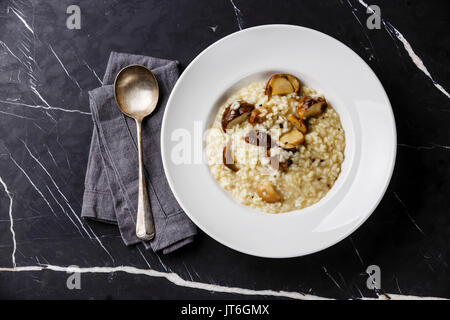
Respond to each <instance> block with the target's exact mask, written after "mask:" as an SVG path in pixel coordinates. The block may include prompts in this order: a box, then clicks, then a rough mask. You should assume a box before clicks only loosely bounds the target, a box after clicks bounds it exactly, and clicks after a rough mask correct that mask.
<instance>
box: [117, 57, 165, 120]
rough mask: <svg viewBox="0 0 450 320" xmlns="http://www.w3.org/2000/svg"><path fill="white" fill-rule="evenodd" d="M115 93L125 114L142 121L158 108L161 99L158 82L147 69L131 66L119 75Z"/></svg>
mask: <svg viewBox="0 0 450 320" xmlns="http://www.w3.org/2000/svg"><path fill="white" fill-rule="evenodd" d="M114 93H115V96H116V101H117V104H118V106H119V108H120V110H121V111H122V112H123V113H125V114H126V115H127V116H129V117H131V118H133V119H141V120H142V119H143V118H144V117H146V116H148V115H149V114H150V113H152V112H153V110H155V108H156V104H157V103H158V98H159V88H158V81H157V80H156V78H155V76H154V75H153V73H152V72H151V71H150V70H149V69H147V68H146V67H144V66H141V65H130V66H127V67H125V68H123V69H122V70H120V72H119V73H118V74H117V77H116V81H115V83H114Z"/></svg>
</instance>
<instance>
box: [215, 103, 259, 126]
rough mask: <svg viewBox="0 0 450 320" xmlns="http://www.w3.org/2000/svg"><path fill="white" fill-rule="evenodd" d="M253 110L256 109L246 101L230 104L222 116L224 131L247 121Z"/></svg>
mask: <svg viewBox="0 0 450 320" xmlns="http://www.w3.org/2000/svg"><path fill="white" fill-rule="evenodd" d="M253 109H255V106H254V105H253V104H251V103H247V102H245V101H235V102H233V103H232V104H230V105H229V106H228V107H226V109H225V111H224V112H223V115H222V129H223V131H226V130H227V129H230V128H231V127H233V126H234V125H236V124H239V123H241V122H244V121H245V120H247V119H248V117H249V116H250V113H251V112H252V111H253Z"/></svg>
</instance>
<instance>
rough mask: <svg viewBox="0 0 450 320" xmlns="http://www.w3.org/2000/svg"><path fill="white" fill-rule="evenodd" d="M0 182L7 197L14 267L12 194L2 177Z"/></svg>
mask: <svg viewBox="0 0 450 320" xmlns="http://www.w3.org/2000/svg"><path fill="white" fill-rule="evenodd" d="M0 184H1V185H2V186H3V189H5V192H6V195H7V197H8V198H9V208H8V209H9V210H8V215H9V230H10V232H11V237H12V242H13V251H12V253H11V262H12V265H13V267H14V268H15V267H16V250H17V243H16V233H15V232H14V219H13V215H12V211H13V201H14V200H13V194H12V193H11V192H10V191H9V190H8V186H7V185H6V183H5V181H3V179H2V177H0Z"/></svg>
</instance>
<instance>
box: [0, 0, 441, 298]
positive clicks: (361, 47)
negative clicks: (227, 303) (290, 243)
mask: <svg viewBox="0 0 450 320" xmlns="http://www.w3.org/2000/svg"><path fill="white" fill-rule="evenodd" d="M368 3H369V4H377V5H379V6H380V8H381V16H382V18H383V19H384V20H383V21H384V23H383V24H382V28H381V30H368V29H367V28H366V27H365V21H366V19H367V17H368V15H367V14H366V10H365V7H364V6H363V4H362V3H360V2H359V1H358V0H349V1H339V0H335V1H334V0H321V1H261V0H259V1H256V0H246V1H244V0H234V5H235V7H234V5H233V2H231V1H225V0H220V1H187V0H177V1H143V0H142V1H113V0H105V1H86V0H83V1H75V2H74V1H67V0H64V1H40V0H32V1H25V0H15V1H7V0H0V178H1V180H0V182H1V184H0V298H97V299H103V298H152V299H158V298H201V299H210V298H213V299H214V298H232V299H234V298H236V299H245V298H258V297H259V298H268V297H271V296H272V295H274V294H275V295H276V294H277V292H278V291H280V290H281V291H285V292H290V293H288V294H285V293H283V294H282V295H284V296H289V295H290V294H291V293H296V292H299V293H305V294H311V295H315V296H320V297H327V298H358V297H362V296H364V297H376V294H375V293H374V292H373V291H371V290H368V289H367V288H366V279H367V275H366V274H365V270H366V268H367V266H368V265H371V264H376V265H379V266H380V268H381V278H382V283H381V285H382V291H383V292H385V293H388V294H399V295H414V296H421V297H422V296H433V297H445V298H450V281H449V280H450V272H449V265H448V263H449V260H450V253H449V249H448V246H449V240H450V222H449V221H450V219H449V198H448V195H449V192H450V182H449V175H450V160H449V159H450V158H449V156H450V141H449V140H450V139H449V125H448V124H449V121H450V103H449V96H448V94H447V95H446V94H445V92H446V91H445V90H447V91H448V90H450V77H449V75H450V70H449V65H450V56H449V49H450V37H449V36H448V30H449V29H450V23H449V16H448V10H449V7H448V4H447V3H448V2H447V1H424V0H423V1H408V0H407V1H377V2H376V3H371V2H368ZM70 4H77V5H79V6H80V8H81V17H82V21H81V30H68V29H67V28H66V18H67V14H66V8H67V7H68V5H70ZM269 23H287V24H295V25H301V26H306V27H309V28H313V29H316V30H319V31H322V32H325V33H327V34H329V35H331V36H332V37H335V38H336V39H338V40H340V41H342V42H343V43H345V44H346V45H348V46H349V47H350V48H352V49H353V50H354V51H355V52H356V53H358V54H359V55H360V56H361V57H362V58H363V59H364V60H365V61H366V62H367V63H368V64H369V65H370V66H371V68H372V69H373V70H374V71H375V73H376V74H377V76H378V77H379V78H380V80H381V82H382V83H383V85H384V87H385V89H386V91H387V93H388V96H389V98H390V100H391V103H392V106H393V109H394V113H395V118H396V123H397V131H398V143H399V145H398V150H397V152H398V153H397V161H396V166H395V171H394V175H393V178H392V181H391V183H390V186H389V188H388V190H387V192H386V195H385V196H384V198H383V200H382V201H381V203H380V205H379V206H378V208H377V209H376V211H375V212H374V214H373V215H372V216H371V217H370V218H369V220H368V221H367V222H366V223H364V224H363V225H362V227H361V228H360V229H358V230H357V231H356V232H355V233H353V234H352V235H351V236H350V237H348V238H347V239H345V240H343V241H341V242H340V243H338V244H336V245H335V246H333V247H331V248H328V249H326V250H324V251H322V252H319V253H316V254H312V255H309V256H305V257H300V258H293V259H281V260H274V259H262V258H256V257H252V256H248V255H244V254H241V253H238V252H235V251H233V250H231V249H228V248H226V247H224V246H222V245H221V244H219V243H217V242H216V241H214V240H213V239H211V238H210V237H208V236H206V235H205V234H203V233H200V235H199V236H198V237H197V238H196V241H195V243H194V244H192V245H189V246H187V247H185V248H183V249H181V250H179V251H177V252H175V253H173V254H170V255H167V256H164V255H156V254H154V253H151V252H148V251H145V250H144V249H143V247H141V246H139V247H131V248H128V247H125V246H124V244H123V242H122V240H121V238H120V235H119V231H118V230H117V229H115V228H114V227H111V226H106V225H103V224H100V223H94V222H86V221H83V220H82V219H81V218H80V207H81V200H82V193H83V181H84V174H85V168H86V162H87V156H88V151H89V142H90V136H91V130H92V121H91V117H90V115H89V108H88V97H87V92H88V90H90V89H93V88H95V87H97V86H99V85H100V81H99V77H100V78H101V77H102V75H103V70H104V69H105V66H106V62H107V58H108V56H109V53H110V51H112V50H116V51H122V52H130V53H138V54H145V55H152V56H157V57H163V58H168V59H177V60H179V61H180V62H181V66H182V68H185V67H186V66H187V65H188V64H189V62H190V61H191V60H192V59H193V58H194V57H195V56H196V55H197V54H199V53H200V52H201V51H202V50H203V49H205V48H206V47H207V46H208V45H210V44H212V43H213V42H215V41H217V40H218V39H220V38H222V37H224V36H226V35H228V34H230V33H232V32H235V31H237V30H238V29H239V27H242V28H247V27H251V26H255V25H260V24H269ZM398 32H400V33H398ZM402 40H403V41H402ZM406 43H409V44H410V46H411V49H410V51H411V50H413V51H414V52H415V54H416V55H417V56H418V57H420V58H421V59H422V61H423V63H424V65H425V67H426V68H427V70H428V72H429V75H427V74H426V73H424V72H423V70H424V69H423V68H422V69H423V70H421V69H420V67H422V66H421V65H420V63H418V60H415V61H414V60H413V59H412V58H411V56H410V55H409V53H408V51H407V50H406V49H407V48H408V46H406V47H405V44H406ZM430 75H431V77H432V78H433V79H434V82H433V80H432V79H431V78H430ZM439 86H442V88H443V89H442V90H439V88H438V87H439ZM5 188H6V189H5ZM11 199H12V201H11ZM11 221H12V222H13V224H12V223H11ZM14 240H15V242H14ZM14 243H16V245H17V247H16V250H15V249H14ZM14 263H15V265H16V267H15V268H14ZM69 265H77V266H79V267H81V268H83V269H82V270H84V271H85V272H89V273H84V274H82V276H81V290H68V289H67V288H66V279H67V277H68V276H69V274H67V273H66V272H65V270H66V269H64V267H67V266H69ZM124 266H125V267H124ZM92 267H100V268H99V269H92ZM132 267H134V268H136V269H133V268H132ZM149 269H151V270H150V271H149ZM113 271H117V272H113ZM155 271H161V272H162V273H158V272H155ZM133 272H139V273H142V274H141V275H137V274H132V273H133ZM202 284H211V285H213V286H209V287H208V289H209V290H202V289H198V287H201V286H202ZM231 287H237V288H243V289H252V290H256V291H255V292H253V294H255V295H251V292H250V294H245V293H246V292H243V291H242V290H241V289H231V292H234V293H225V292H221V291H227V290H230V289H229V288H231ZM264 289H269V290H272V291H270V292H268V293H266V295H262V296H256V294H258V292H257V291H258V290H264ZM305 297H309V296H305ZM400 297H401V296H400Z"/></svg>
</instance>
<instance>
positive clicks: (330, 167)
mask: <svg viewBox="0 0 450 320" xmlns="http://www.w3.org/2000/svg"><path fill="white" fill-rule="evenodd" d="M264 89H265V82H256V83H252V84H250V85H248V86H246V87H243V88H242V89H240V90H239V91H238V92H236V93H235V94H233V95H232V96H231V97H230V98H229V99H228V100H227V101H226V102H225V103H224V104H223V105H222V106H221V107H220V108H219V110H218V112H217V115H216V117H215V120H214V123H213V124H212V126H211V130H209V131H208V134H207V137H206V155H207V159H208V164H209V166H210V169H211V173H212V175H213V176H214V178H215V179H216V180H217V181H218V183H219V184H220V185H221V186H222V187H223V188H224V189H225V190H227V191H228V192H229V193H230V194H231V195H232V197H233V198H234V199H236V200H237V201H238V202H240V203H242V204H244V205H249V206H251V207H253V208H256V209H258V210H261V211H264V212H271V213H279V212H287V211H292V210H296V209H302V208H305V207H308V206H311V205H312V204H314V203H316V202H318V201H319V200H320V199H322V198H323V197H324V196H325V195H326V193H327V192H328V191H329V190H330V189H331V188H332V187H333V184H334V182H335V181H336V179H337V177H338V176H339V173H340V172H341V165H342V162H343V161H344V149H345V133H344V130H343V129H342V125H341V121H340V119H339V115H338V114H337V112H336V111H335V110H334V109H333V107H332V106H330V105H329V104H328V107H327V108H326V109H325V111H324V112H323V113H322V114H320V115H318V116H316V117H311V118H310V119H308V131H307V133H306V134H305V142H304V144H303V145H301V146H300V147H299V148H298V151H297V152H295V153H293V152H289V151H286V150H283V149H281V148H278V147H276V148H272V149H271V152H272V154H277V153H278V154H279V156H280V161H283V160H285V159H291V160H292V164H291V165H290V166H289V168H288V169H287V171H286V172H282V171H280V170H277V169H274V168H272V167H271V166H270V165H269V164H268V163H269V160H268V158H267V156H266V148H265V147H261V146H255V145H251V144H249V143H246V142H245V141H244V137H245V136H246V135H247V134H248V133H249V132H250V131H251V130H255V129H257V130H264V131H269V133H270V135H271V137H272V140H274V141H277V140H278V137H279V136H280V135H281V134H283V133H285V132H288V131H290V130H291V129H292V125H291V124H290V123H289V122H288V121H286V117H287V116H288V115H289V114H292V113H295V110H296V106H297V100H299V99H300V98H302V97H303V96H306V95H309V96H312V97H318V96H320V95H318V94H317V92H316V91H315V90H314V89H312V88H309V87H306V86H303V87H302V88H301V90H300V95H299V96H297V95H296V94H295V93H291V94H288V95H285V96H278V95H274V96H272V98H271V99H270V101H267V96H266V95H265V94H264ZM239 100H241V101H242V100H243V101H246V102H248V103H251V104H254V105H255V108H257V109H258V108H259V109H261V110H263V112H265V117H266V119H267V120H266V121H265V122H263V123H260V124H256V125H255V126H252V125H251V124H250V123H249V122H248V121H244V122H242V123H240V124H237V125H235V126H234V127H232V128H231V129H229V130H227V133H225V132H223V130H222V125H221V120H222V115H223V113H224V110H225V108H226V107H227V106H228V105H230V104H231V103H233V102H235V101H239ZM229 139H232V145H233V153H234V157H235V160H236V163H237V164H238V166H239V170H238V171H236V172H234V171H232V170H230V169H229V168H227V167H226V166H225V165H224V164H223V158H222V154H223V148H224V146H225V145H226V144H227V142H228V141H229ZM264 180H270V181H271V182H272V183H273V185H274V186H275V187H276V189H277V190H278V191H279V192H280V193H281V194H282V197H283V201H281V202H276V203H267V202H265V201H264V200H263V199H262V198H261V197H260V196H259V195H258V193H257V191H256V189H257V186H258V184H260V183H261V182H262V181H264Z"/></svg>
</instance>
